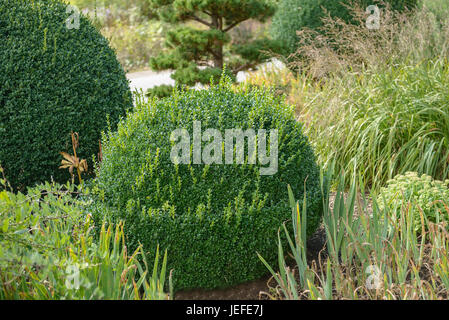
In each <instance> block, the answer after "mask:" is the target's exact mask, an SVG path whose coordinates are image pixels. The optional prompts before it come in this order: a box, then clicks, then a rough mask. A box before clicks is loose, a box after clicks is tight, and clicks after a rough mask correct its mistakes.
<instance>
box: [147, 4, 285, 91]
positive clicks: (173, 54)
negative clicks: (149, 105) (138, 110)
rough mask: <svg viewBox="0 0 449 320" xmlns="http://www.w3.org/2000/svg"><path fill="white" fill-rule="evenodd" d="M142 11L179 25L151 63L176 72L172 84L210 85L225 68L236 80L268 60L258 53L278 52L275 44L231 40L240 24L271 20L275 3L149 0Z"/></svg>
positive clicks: (271, 42)
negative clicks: (263, 51) (231, 32)
mask: <svg viewBox="0 0 449 320" xmlns="http://www.w3.org/2000/svg"><path fill="white" fill-rule="evenodd" d="M145 8H146V11H145V12H147V15H148V16H149V17H151V18H156V19H159V20H162V21H165V22H168V23H171V24H180V25H179V26H177V27H176V28H175V29H174V30H171V31H169V32H167V35H166V40H165V46H166V49H167V50H166V51H165V52H162V53H161V54H160V55H158V56H156V57H153V58H152V59H151V60H150V66H151V68H152V69H153V70H166V69H172V70H176V72H175V73H174V75H173V76H172V78H173V79H174V80H175V81H176V83H177V85H189V86H193V85H195V84H196V83H201V84H209V83H210V81H211V79H212V80H213V81H214V82H215V83H216V82H218V80H219V79H220V76H221V72H222V70H223V67H224V65H225V64H226V66H227V69H229V71H230V73H231V74H232V75H233V76H234V77H235V76H236V75H237V73H238V72H239V71H243V70H248V69H252V68H254V67H255V66H257V65H258V64H260V63H262V62H264V61H266V60H267V59H268V58H269V56H268V55H267V54H261V53H260V50H261V49H263V50H265V51H275V52H276V51H279V50H282V49H283V46H282V45H281V44H280V43H279V42H278V41H273V40H269V39H263V40H262V39H256V40H255V41H250V42H248V43H239V44H238V43H236V42H235V41H233V39H232V38H231V36H230V31H231V30H232V29H234V28H235V27H236V26H237V25H239V24H240V23H242V22H244V21H247V20H249V19H254V20H257V21H266V20H267V19H268V18H270V17H271V16H272V15H273V14H274V12H275V5H274V4H273V3H272V1H269V0H250V1H248V0H245V1H242V0H239V1H235V0H220V1H217V0H201V1H196V0H194V1H192V0H188V1H176V0H169V1H159V0H148V1H147V5H146V7H145ZM188 22H194V23H196V25H195V24H192V23H191V24H190V25H189V24H188ZM198 24H199V25H200V26H201V28H198ZM236 46H238V48H237V47H236ZM153 93H154V92H153ZM153 93H151V94H153Z"/></svg>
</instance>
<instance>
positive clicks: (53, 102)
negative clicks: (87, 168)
mask: <svg viewBox="0 0 449 320" xmlns="http://www.w3.org/2000/svg"><path fill="white" fill-rule="evenodd" d="M66 11H67V5H66V4H64V3H62V2H60V1H56V0H34V1H29V0H2V1H1V2H0V163H1V165H2V166H3V167H4V169H5V172H6V176H7V178H8V180H9V181H10V182H11V183H12V184H13V186H14V187H15V188H17V189H21V190H23V189H25V187H27V186H32V185H34V184H36V183H39V182H43V181H46V180H50V178H51V177H53V178H54V180H55V181H59V182H64V181H67V180H68V179H69V177H70V175H69V173H68V171H67V170H59V169H58V165H59V163H60V161H61V156H60V155H59V152H61V151H70V150H71V138H70V132H71V130H73V131H75V132H78V133H79V135H80V148H79V150H78V155H79V156H80V157H81V158H87V159H88V161H89V160H91V159H92V155H94V154H96V153H97V152H98V145H99V144H98V141H99V139H100V138H101V131H102V130H105V129H106V128H107V115H109V121H110V125H111V126H112V127H113V128H114V127H116V124H117V122H118V120H119V118H120V117H121V116H123V115H125V114H126V111H125V110H126V109H128V108H130V107H132V96H131V93H130V90H129V85H128V81H127V79H126V77H125V73H124V71H123V69H122V67H121V66H120V64H119V62H118V61H117V59H116V57H115V53H114V51H113V50H112V49H111V48H110V47H109V45H108V41H107V40H106V39H105V38H104V37H103V36H102V35H101V34H100V33H99V32H98V31H97V30H96V29H95V28H94V27H93V26H92V25H91V24H90V22H89V21H88V20H87V18H85V17H84V16H81V17H80V26H79V29H76V28H73V29H69V28H67V24H66V20H67V19H68V18H70V17H71V15H72V14H73V12H66ZM70 21H71V22H72V23H73V22H75V20H70ZM73 25H74V26H76V24H73Z"/></svg>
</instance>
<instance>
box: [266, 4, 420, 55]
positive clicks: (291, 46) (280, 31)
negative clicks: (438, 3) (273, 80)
mask: <svg viewBox="0 0 449 320" xmlns="http://www.w3.org/2000/svg"><path fill="white" fill-rule="evenodd" d="M384 2H385V3H389V4H390V5H391V8H392V9H393V10H399V11H401V10H404V8H413V7H415V6H416V5H417V3H418V0H385V1H384ZM352 3H356V4H358V5H360V6H361V7H362V8H367V7H368V6H370V5H379V7H381V3H380V2H379V1H377V0H280V1H279V6H278V10H277V11H276V14H275V15H274V16H273V20H272V25H271V33H272V36H273V38H274V39H276V40H279V41H282V42H283V43H284V44H285V46H286V49H287V52H288V54H291V53H294V52H296V50H297V48H298V43H299V39H298V36H297V34H296V31H297V30H302V29H304V28H309V29H314V30H317V31H318V30H319V28H320V27H321V26H322V25H323V24H322V21H321V19H322V18H323V17H325V11H324V10H323V8H324V9H326V10H327V12H328V13H329V14H330V15H331V16H332V17H335V18H340V19H342V20H343V21H346V22H350V21H351V20H352V18H353V16H352V13H351V12H350V10H348V8H347V7H345V5H350V4H352ZM367 17H368V15H367Z"/></svg>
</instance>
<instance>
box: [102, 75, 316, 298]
mask: <svg viewBox="0 0 449 320" xmlns="http://www.w3.org/2000/svg"><path fill="white" fill-rule="evenodd" d="M227 81H229V80H227ZM227 81H226V82H222V83H220V85H217V86H212V87H211V89H210V90H200V91H196V90H188V91H186V92H178V91H177V92H175V93H174V94H173V95H172V96H171V97H170V98H166V99H163V100H151V101H150V102H148V103H146V104H138V105H137V106H136V109H135V112H134V113H130V114H129V115H128V117H127V119H126V121H123V122H121V123H120V124H119V127H118V131H117V132H113V133H109V134H108V135H107V136H106V137H105V139H104V141H103V162H102V163H101V167H100V168H99V171H98V175H97V179H96V187H95V189H96V194H98V197H99V199H100V200H102V201H104V203H103V204H102V205H101V206H104V207H106V210H107V212H109V215H108V216H109V217H110V218H112V220H113V221H116V220H118V219H124V220H125V221H126V224H127V229H126V232H127V242H128V244H129V247H130V248H135V247H136V246H138V244H139V243H142V244H143V245H144V247H145V248H148V249H150V250H152V249H154V248H156V246H157V245H158V244H159V245H160V246H161V248H163V249H168V256H169V258H168V264H167V266H168V268H169V269H174V273H173V276H174V287H175V289H177V290H179V289H187V288H198V287H201V288H215V287H226V286H231V285H234V284H237V283H241V282H245V281H249V280H253V279H257V278H258V277H260V276H263V275H264V274H265V272H266V271H265V269H264V267H263V264H262V263H261V262H260V261H259V260H258V258H257V252H258V253H260V254H263V255H264V257H266V259H267V260H268V261H270V262H273V261H274V260H276V251H275V250H276V248H277V244H276V239H277V236H276V233H277V230H278V228H279V227H280V226H281V224H282V223H283V222H284V221H285V220H287V219H289V218H290V208H289V205H288V194H287V183H289V184H290V185H291V188H292V190H293V192H294V194H295V195H296V196H298V197H299V198H300V199H303V194H304V188H305V187H306V189H307V191H308V196H307V204H306V206H307V208H308V210H309V211H308V212H309V216H308V219H307V232H308V234H309V235H311V234H312V233H313V232H314V231H315V229H316V228H317V226H318V224H319V223H320V220H321V196H320V190H319V170H318V167H317V165H316V164H315V157H314V154H313V150H312V149H311V148H310V146H309V143H308V141H307V138H306V137H305V136H304V135H303V133H302V130H303V128H302V125H301V124H300V123H299V122H297V121H296V120H295V118H294V113H293V110H292V108H291V107H289V106H287V105H285V104H283V103H281V102H280V101H278V100H276V99H275V98H273V97H272V96H270V95H269V94H267V93H266V92H263V91H258V90H254V91H251V92H247V91H245V90H244V89H243V88H240V89H239V90H238V91H237V92H234V91H232V89H231V85H230V83H229V82H227ZM195 120H196V121H201V126H202V128H203V130H205V129H206V128H215V129H218V130H219V131H220V132H221V133H222V135H224V130H225V129H233V128H241V129H242V130H246V129H249V128H253V129H254V130H255V132H256V133H257V130H258V129H261V128H264V129H267V130H268V129H275V128H276V129H278V130H279V149H278V150H279V168H278V172H277V173H276V174H275V175H272V176H262V175H260V164H259V163H258V164H256V165H253V164H248V162H247V161H245V164H242V165H239V164H226V165H225V164H217V163H213V164H210V165H204V164H190V165H187V164H178V165H175V164H173V163H172V161H171V159H170V153H171V150H172V146H173V145H174V143H172V142H171V141H170V136H171V133H172V131H173V130H175V129H178V128H184V129H186V130H187V131H188V132H189V135H191V134H192V129H193V122H194V121H195ZM245 140H246V139H245ZM206 145H207V144H206V142H205V141H203V143H202V150H205V146H206ZM223 154H224V152H223ZM190 156H192V154H190ZM191 159H192V157H191ZM101 206H100V207H101ZM100 209H101V210H100V211H99V214H100V215H101V214H102V212H105V211H103V210H105V209H104V208H100ZM99 218H100V219H101V216H100V217H99ZM150 261H151V260H150Z"/></svg>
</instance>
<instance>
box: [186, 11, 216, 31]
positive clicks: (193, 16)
mask: <svg viewBox="0 0 449 320" xmlns="http://www.w3.org/2000/svg"><path fill="white" fill-rule="evenodd" d="M190 17H191V18H192V19H193V20H196V21H198V22H199V23H202V24H204V25H206V26H208V27H209V28H214V26H213V25H212V23H210V22H207V21H206V20H203V19H201V18H200V17H197V16H196V15H194V14H192V15H190Z"/></svg>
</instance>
